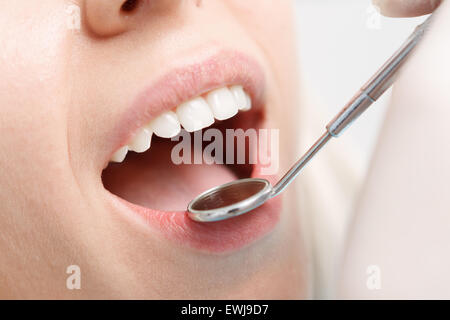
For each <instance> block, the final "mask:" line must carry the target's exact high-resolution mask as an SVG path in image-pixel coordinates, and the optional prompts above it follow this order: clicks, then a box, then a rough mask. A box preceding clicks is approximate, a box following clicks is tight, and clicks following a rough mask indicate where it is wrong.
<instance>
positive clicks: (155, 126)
mask: <svg viewBox="0 0 450 320" xmlns="http://www.w3.org/2000/svg"><path fill="white" fill-rule="evenodd" d="M149 129H150V130H151V131H153V133H154V134H156V135H157V136H158V137H161V138H173V137H175V136H176V135H178V134H179V133H180V131H181V127H180V122H179V121H178V118H177V115H176V114H175V112H173V111H168V112H164V113H163V114H161V115H160V116H159V117H158V118H156V119H155V120H153V121H152V122H151V123H150V125H149Z"/></svg>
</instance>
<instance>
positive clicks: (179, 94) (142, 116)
mask: <svg viewBox="0 0 450 320" xmlns="http://www.w3.org/2000/svg"><path fill="white" fill-rule="evenodd" d="M230 85H242V86H243V87H244V90H245V91H246V92H247V93H248V94H249V95H250V97H251V99H252V109H258V108H261V107H262V106H263V105H264V101H263V99H264V91H265V78H264V73H263V70H262V68H261V66H260V65H259V63H258V62H257V61H255V60H254V59H253V58H251V57H249V56H247V55H245V54H243V53H240V52H236V51H227V50H222V51H219V52H218V53H216V54H214V55H210V56H209V57H208V58H206V59H204V60H202V61H199V62H194V63H191V64H188V65H185V66H182V67H177V68H175V69H173V70H171V71H170V72H169V73H167V74H165V75H164V76H162V77H161V78H159V79H158V80H156V81H153V82H152V83H151V84H150V85H149V86H148V87H146V88H144V90H142V91H141V92H140V93H139V94H138V95H137V97H136V98H135V99H134V100H133V103H132V104H131V106H130V107H129V108H127V109H126V110H125V112H124V113H123V115H122V116H121V117H120V119H121V120H120V121H119V122H118V123H117V124H116V126H114V127H113V132H112V134H111V135H110V138H111V139H112V146H113V147H112V149H111V150H110V153H109V154H108V155H107V156H106V157H105V158H104V160H103V161H104V163H103V168H105V167H106V166H107V165H108V162H109V159H111V155H112V154H113V153H114V152H115V151H116V150H118V149H119V148H120V147H121V146H123V145H125V144H126V143H127V142H128V141H129V140H130V138H131V137H132V136H133V134H135V132H136V131H137V130H138V129H139V128H141V127H142V126H144V125H145V124H147V123H149V122H150V121H151V119H153V118H154V117H156V116H158V115H159V114H161V113H163V112H165V111H169V110H171V109H173V108H175V107H177V106H178V105H179V104H181V103H183V102H185V101H187V100H189V99H192V98H194V97H196V96H199V95H202V94H203V93H206V92H208V91H210V90H213V89H215V88H219V87H223V86H230Z"/></svg>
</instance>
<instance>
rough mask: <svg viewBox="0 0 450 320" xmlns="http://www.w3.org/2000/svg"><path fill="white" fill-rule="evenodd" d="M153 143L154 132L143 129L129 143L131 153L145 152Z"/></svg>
mask: <svg viewBox="0 0 450 320" xmlns="http://www.w3.org/2000/svg"><path fill="white" fill-rule="evenodd" d="M151 141H152V132H151V131H150V130H148V129H142V130H141V131H140V132H139V133H138V134H136V135H135V136H134V138H133V139H132V140H131V142H130V143H129V145H128V146H129V149H130V151H134V152H139V153H140V152H145V151H147V150H148V149H149V148H150V144H151Z"/></svg>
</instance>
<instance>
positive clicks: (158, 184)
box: [103, 140, 236, 211]
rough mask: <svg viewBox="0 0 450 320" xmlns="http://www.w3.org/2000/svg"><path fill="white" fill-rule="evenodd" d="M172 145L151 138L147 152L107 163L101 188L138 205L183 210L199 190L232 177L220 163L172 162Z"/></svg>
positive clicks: (166, 209) (158, 208)
mask: <svg viewBox="0 0 450 320" xmlns="http://www.w3.org/2000/svg"><path fill="white" fill-rule="evenodd" d="M172 147H173V144H172V143H170V142H167V140H166V141H165V142H161V141H155V143H152V147H151V148H150V151H148V152H146V153H143V154H135V153H129V154H128V156H127V159H126V160H125V162H124V163H122V164H110V165H109V166H108V168H107V169H106V170H105V171H104V172H103V183H104V186H105V188H106V189H108V190H109V191H110V192H112V193H114V194H115V195H117V196H119V197H121V198H123V199H125V200H127V201H129V202H132V203H134V204H137V205H140V206H144V207H147V208H151V209H156V210H162V211H184V210H186V207H187V205H188V203H189V201H191V200H192V199H193V198H194V197H196V196H197V195H198V194H200V193H201V192H203V191H205V190H207V189H209V188H212V187H215V186H218V185H221V184H223V183H226V182H230V181H232V180H235V179H236V176H235V175H234V174H233V173H232V172H231V171H230V170H229V169H228V168H226V167H225V166H223V165H217V164H213V165H208V164H180V165H175V164H174V163H173V161H172V160H171V151H172ZM193 152H201V150H197V151H194V150H193ZM202 162H204V161H202Z"/></svg>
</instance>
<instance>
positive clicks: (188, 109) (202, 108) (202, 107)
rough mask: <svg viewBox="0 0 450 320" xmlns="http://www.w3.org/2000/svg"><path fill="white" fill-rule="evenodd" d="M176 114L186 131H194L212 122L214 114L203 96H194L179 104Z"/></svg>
mask: <svg viewBox="0 0 450 320" xmlns="http://www.w3.org/2000/svg"><path fill="white" fill-rule="evenodd" d="M177 116H178V120H179V121H180V122H181V125H182V126H183V128H184V129H185V130H186V131H187V132H194V131H197V130H200V129H203V128H206V127H209V126H210V125H212V124H213V123H214V115H213V113H212V111H211V109H210V108H209V105H208V103H206V101H205V99H203V98H196V99H193V100H191V101H188V102H185V103H183V104H181V105H179V106H178V107H177Z"/></svg>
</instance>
